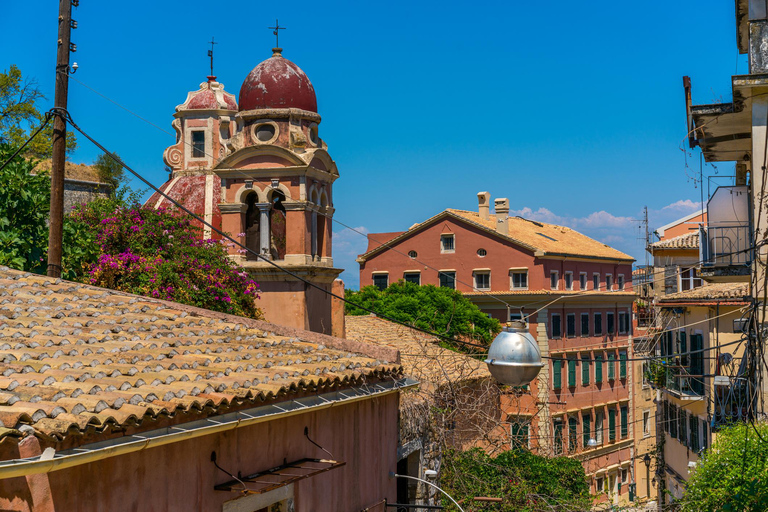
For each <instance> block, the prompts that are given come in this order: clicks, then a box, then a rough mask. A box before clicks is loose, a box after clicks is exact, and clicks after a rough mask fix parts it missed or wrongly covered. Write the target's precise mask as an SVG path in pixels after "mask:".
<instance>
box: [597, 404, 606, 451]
mask: <svg viewBox="0 0 768 512" xmlns="http://www.w3.org/2000/svg"><path fill="white" fill-rule="evenodd" d="M604 430H605V411H603V410H602V409H600V410H596V411H595V441H597V445H598V446H600V445H602V444H603V442H604V440H605V439H604V435H603V434H604V432H603V431H604Z"/></svg>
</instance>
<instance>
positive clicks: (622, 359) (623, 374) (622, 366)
mask: <svg viewBox="0 0 768 512" xmlns="http://www.w3.org/2000/svg"><path fill="white" fill-rule="evenodd" d="M619 378H620V379H626V378H627V353H626V352H619Z"/></svg>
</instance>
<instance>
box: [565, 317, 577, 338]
mask: <svg viewBox="0 0 768 512" xmlns="http://www.w3.org/2000/svg"><path fill="white" fill-rule="evenodd" d="M571 319H573V329H571ZM565 336H566V338H575V337H576V313H567V314H566V315H565Z"/></svg>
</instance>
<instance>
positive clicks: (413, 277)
mask: <svg viewBox="0 0 768 512" xmlns="http://www.w3.org/2000/svg"><path fill="white" fill-rule="evenodd" d="M403 279H404V280H405V282H406V283H413V284H419V285H420V284H421V272H405V273H404V274H403Z"/></svg>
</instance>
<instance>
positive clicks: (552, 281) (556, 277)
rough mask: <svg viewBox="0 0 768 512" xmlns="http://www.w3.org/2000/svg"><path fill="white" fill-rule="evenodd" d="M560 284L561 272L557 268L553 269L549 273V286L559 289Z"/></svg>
mask: <svg viewBox="0 0 768 512" xmlns="http://www.w3.org/2000/svg"><path fill="white" fill-rule="evenodd" d="M559 284H560V274H558V272H557V270H553V271H552V272H550V273H549V287H550V288H551V289H553V290H557V288H558V285H559Z"/></svg>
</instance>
